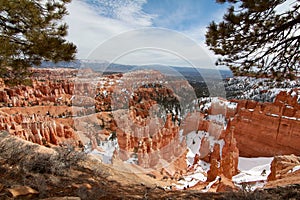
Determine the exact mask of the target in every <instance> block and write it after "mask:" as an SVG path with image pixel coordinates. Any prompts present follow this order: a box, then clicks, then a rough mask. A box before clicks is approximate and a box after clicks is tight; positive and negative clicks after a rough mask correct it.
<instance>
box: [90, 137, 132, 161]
mask: <svg viewBox="0 0 300 200" xmlns="http://www.w3.org/2000/svg"><path fill="white" fill-rule="evenodd" d="M109 138H111V137H109ZM116 149H119V146H118V141H117V138H115V139H108V140H104V141H100V143H99V144H98V148H97V149H93V150H92V151H90V149H89V148H88V149H87V152H88V153H90V154H92V155H96V156H99V157H100V159H101V160H102V162H103V163H105V164H111V163H112V157H113V155H114V151H115V150H116ZM132 161H133V162H134V161H135V160H134V158H133V159H132ZM128 162H130V161H128Z"/></svg>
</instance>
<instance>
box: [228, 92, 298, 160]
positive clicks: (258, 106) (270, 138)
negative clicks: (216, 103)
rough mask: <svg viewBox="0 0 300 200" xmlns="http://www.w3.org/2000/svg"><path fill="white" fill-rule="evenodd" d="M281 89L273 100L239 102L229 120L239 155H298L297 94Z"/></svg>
mask: <svg viewBox="0 0 300 200" xmlns="http://www.w3.org/2000/svg"><path fill="white" fill-rule="evenodd" d="M291 93H292V92H285V91H282V92H280V93H279V94H278V95H277V97H276V99H275V102H274V103H258V102H255V101H250V100H240V101H237V102H238V108H237V114H236V115H235V117H234V119H233V120H232V123H231V126H234V134H235V137H236V140H237V146H238V148H239V150H240V155H241V156H245V157H259V156H265V157H268V156H274V155H284V154H296V155H300V148H299V147H300V146H299V144H300V131H299V127H300V106H299V104H298V103H297V95H295V96H293V95H291Z"/></svg>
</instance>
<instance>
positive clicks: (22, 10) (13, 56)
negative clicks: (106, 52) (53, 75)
mask: <svg viewBox="0 0 300 200" xmlns="http://www.w3.org/2000/svg"><path fill="white" fill-rule="evenodd" d="M70 1H71V0H1V1H0V44H1V45H0V76H1V77H3V78H5V79H8V80H14V81H16V83H18V82H19V81H21V80H22V79H23V78H24V77H25V76H26V75H27V74H28V68H29V67H31V66H33V65H39V64H41V61H43V60H45V61H53V62H58V61H70V60H73V59H74V58H75V53H76V46H75V45H74V44H72V43H69V42H67V41H66V40H65V39H64V37H65V36H66V35H67V28H68V26H67V25H66V24H65V23H63V22H62V18H63V17H64V16H65V15H67V14H68V13H67V10H66V7H65V5H66V3H69V2H70Z"/></svg>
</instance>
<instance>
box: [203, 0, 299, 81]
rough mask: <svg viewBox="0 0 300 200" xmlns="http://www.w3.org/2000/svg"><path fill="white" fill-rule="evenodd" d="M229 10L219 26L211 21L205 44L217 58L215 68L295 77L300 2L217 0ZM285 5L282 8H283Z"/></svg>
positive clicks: (252, 74) (280, 77)
mask: <svg viewBox="0 0 300 200" xmlns="http://www.w3.org/2000/svg"><path fill="white" fill-rule="evenodd" d="M217 2H218V3H227V4H229V8H228V10H227V12H226V14H225V15H224V16H223V21H222V22H220V23H218V24H217V23H216V22H214V21H213V22H211V23H210V25H209V26H208V30H207V33H206V44H207V45H208V46H209V48H210V49H211V50H213V51H214V53H215V54H217V55H221V57H220V58H219V59H218V61H217V63H216V64H217V65H226V66H228V67H230V69H231V70H232V71H233V73H234V74H235V75H248V76H249V75H250V76H256V77H274V78H277V79H279V80H280V79H282V78H290V79H293V78H295V77H296V76H297V72H298V71H299V69H300V68H299V67H300V66H299V63H300V56H299V55H300V14H299V12H300V3H299V2H300V0H294V1H293V2H292V3H288V2H286V0H217ZM283 5H285V6H283ZM286 6H288V7H289V8H288V9H283V8H284V7H286ZM280 7H281V8H280Z"/></svg>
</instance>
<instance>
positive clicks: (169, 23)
mask: <svg viewBox="0 0 300 200" xmlns="http://www.w3.org/2000/svg"><path fill="white" fill-rule="evenodd" d="M68 11H69V15H68V16H67V17H66V18H65V20H66V22H67V23H68V25H69V35H68V37H67V39H68V40H70V41H72V42H74V43H75V44H76V45H77V47H78V54H77V58H78V59H87V58H89V59H91V58H92V59H99V60H108V61H110V60H111V59H112V58H111V57H107V56H106V55H107V54H108V52H110V51H115V50H116V49H117V48H118V47H120V46H121V45H127V44H129V43H126V44H125V43H122V42H121V43H117V44H114V45H110V47H108V48H106V50H103V49H102V48H99V46H101V45H102V44H103V43H107V44H112V43H114V42H113V41H114V40H115V39H114V38H115V37H119V39H120V38H122V34H123V35H124V34H125V35H126V34H127V35H126V39H127V40H128V41H130V43H134V44H140V45H137V46H135V48H137V49H130V48H133V47H128V48H127V47H126V48H124V49H126V50H127V51H128V52H127V53H125V52H117V53H116V52H113V53H114V55H115V56H116V57H115V58H113V60H114V62H116V63H123V64H149V63H157V64H167V65H177V66H185V65H187V63H188V62H187V60H190V59H197V56H196V57H195V55H199V62H198V64H199V63H200V65H202V66H206V65H211V63H213V62H214V61H215V59H216V57H215V56H214V55H213V53H211V52H209V51H208V50H207V47H205V45H204V40H205V36H204V35H205V31H206V27H207V26H208V25H209V23H210V22H211V21H212V20H216V21H220V20H221V19H222V16H223V14H224V12H225V11H226V7H225V5H220V4H217V3H215V1H214V0H73V1H72V2H71V3H70V4H69V5H68ZM141 28H142V30H143V28H146V29H144V30H146V31H139V30H140V29H141ZM147 28H152V29H151V31H147ZM155 28H159V29H158V32H155V31H153V29H154V30H155ZM162 29H163V30H164V31H163V33H162V32H161V30H162ZM128 31H129V33H130V31H133V33H134V34H128ZM137 31H138V32H137ZM158 33H159V34H158ZM181 34H183V35H181ZM120 35H121V36H120ZM180 35H181V36H182V37H181V36H180ZM124 37H125V36H124ZM123 39H124V38H123ZM154 40H155V41H154ZM145 41H148V42H147V43H146V44H145V48H144V49H143V48H141V47H142V46H141V45H142V43H143V42H145ZM149 41H150V42H149ZM163 41H168V43H174V44H176V45H179V46H182V49H184V50H183V51H196V50H195V46H194V45H192V43H195V44H197V45H199V48H200V51H199V52H197V53H198V54H195V52H194V55H193V58H187V57H184V56H181V54H182V53H181V52H178V51H177V50H174V49H172V47H170V49H168V48H169V47H167V46H168V45H167V46H164V47H159V46H155V48H154V47H153V48H151V43H155V44H159V43H161V42H163ZM115 43H116V42H115ZM187 44H188V45H187ZM118 45H119V46H118ZM149 45H150V46H149ZM169 46H172V45H171V44H170V45H169ZM95 50H96V51H98V52H97V55H99V58H97V57H95V56H94V57H91V54H93V53H94V52H95ZM198 50H199V49H198ZM124 51H125V50H124ZM118 53H119V54H122V53H123V54H122V55H117V54H118ZM94 55H95V53H94ZM183 57H184V58H183Z"/></svg>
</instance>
